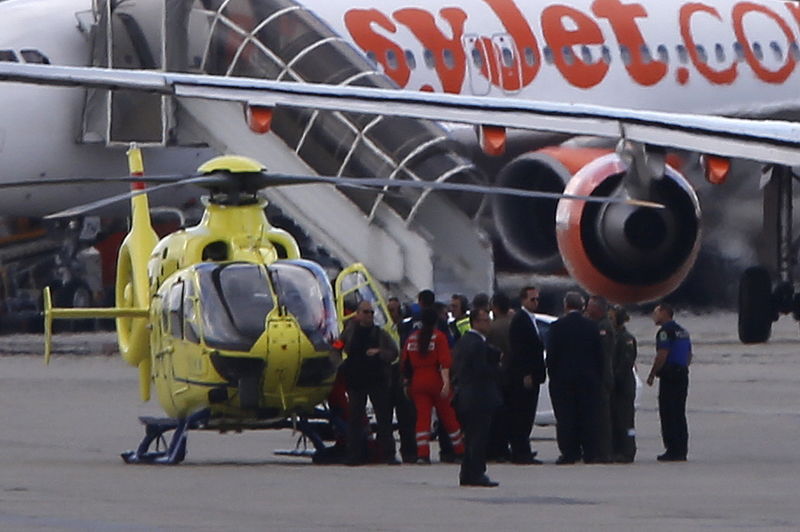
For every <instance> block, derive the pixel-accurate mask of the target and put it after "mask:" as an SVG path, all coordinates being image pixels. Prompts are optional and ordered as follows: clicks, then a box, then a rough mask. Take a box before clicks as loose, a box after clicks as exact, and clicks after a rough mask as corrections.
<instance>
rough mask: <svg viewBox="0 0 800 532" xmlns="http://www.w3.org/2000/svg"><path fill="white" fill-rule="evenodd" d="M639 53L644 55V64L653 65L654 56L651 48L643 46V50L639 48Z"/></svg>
mask: <svg viewBox="0 0 800 532" xmlns="http://www.w3.org/2000/svg"><path fill="white" fill-rule="evenodd" d="M639 52H640V53H641V54H642V62H644V63H651V62H652V61H653V56H652V55H650V47H649V46H647V45H646V44H643V45H642V46H641V48H639Z"/></svg>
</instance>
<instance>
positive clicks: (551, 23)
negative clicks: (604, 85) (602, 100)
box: [542, 5, 608, 89]
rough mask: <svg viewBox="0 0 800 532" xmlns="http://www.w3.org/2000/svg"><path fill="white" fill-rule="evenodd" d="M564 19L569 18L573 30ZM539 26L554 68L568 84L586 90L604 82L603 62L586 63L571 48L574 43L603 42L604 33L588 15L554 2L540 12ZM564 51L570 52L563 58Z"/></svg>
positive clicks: (605, 70) (606, 70) (605, 67)
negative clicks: (548, 47) (566, 24)
mask: <svg viewBox="0 0 800 532" xmlns="http://www.w3.org/2000/svg"><path fill="white" fill-rule="evenodd" d="M565 18H568V19H570V20H571V21H572V24H571V26H574V27H575V29H569V30H568V29H567V28H565V27H564V19H565ZM542 29H543V30H544V38H545V40H546V41H547V44H548V45H549V46H550V48H551V49H552V50H553V57H554V59H555V64H556V67H557V68H558V70H559V71H560V72H561V75H562V76H564V77H565V78H566V79H567V81H568V82H569V83H570V84H572V85H575V86H576V87H580V88H582V89H588V88H589V87H594V86H595V85H597V84H598V83H600V82H601V81H603V78H604V77H605V75H606V73H607V72H608V64H607V63H606V62H605V61H600V60H596V61H595V62H593V63H587V62H584V61H583V59H582V58H581V57H579V56H578V55H577V54H575V53H574V52H573V51H572V47H573V46H575V45H588V44H603V42H604V39H603V32H602V31H600V27H599V26H598V25H597V24H596V23H595V22H594V21H593V20H592V19H591V18H589V17H588V16H587V15H586V14H584V13H582V12H580V11H578V10H577V9H574V8H571V7H567V6H562V5H555V6H551V7H548V8H547V9H545V10H544V11H543V12H542ZM565 52H566V53H570V54H572V55H571V56H570V57H566V56H565Z"/></svg>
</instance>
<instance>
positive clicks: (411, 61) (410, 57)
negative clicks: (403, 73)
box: [406, 50, 417, 70]
mask: <svg viewBox="0 0 800 532" xmlns="http://www.w3.org/2000/svg"><path fill="white" fill-rule="evenodd" d="M406 63H408V68H410V69H411V70H414V69H415V68H417V59H416V58H415V57H414V52H412V51H411V50H406Z"/></svg>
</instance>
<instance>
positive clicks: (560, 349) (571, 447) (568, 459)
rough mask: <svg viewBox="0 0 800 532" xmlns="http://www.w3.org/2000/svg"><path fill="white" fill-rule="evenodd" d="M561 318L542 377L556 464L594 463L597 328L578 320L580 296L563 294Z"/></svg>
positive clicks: (599, 356) (599, 354) (599, 355)
mask: <svg viewBox="0 0 800 532" xmlns="http://www.w3.org/2000/svg"><path fill="white" fill-rule="evenodd" d="M564 310H565V314H564V316H562V317H561V318H559V319H558V320H556V321H555V322H553V324H552V325H551V326H550V334H549V336H548V341H547V373H548V375H549V377H550V400H551V402H552V404H553V412H554V413H555V416H556V439H557V440H558V448H559V450H560V451H561V456H560V457H559V458H558V460H557V461H556V464H574V463H575V462H577V461H578V460H580V459H581V458H583V460H584V461H585V462H596V461H598V459H599V458H598V456H599V450H598V448H597V447H598V446H597V443H598V442H597V419H598V416H599V404H600V387H601V381H602V373H603V345H602V343H601V340H600V332H599V330H598V328H597V324H596V323H595V322H593V321H592V320H590V319H588V318H586V317H584V316H583V314H582V310H583V296H581V295H580V294H579V293H577V292H567V294H566V296H565V297H564Z"/></svg>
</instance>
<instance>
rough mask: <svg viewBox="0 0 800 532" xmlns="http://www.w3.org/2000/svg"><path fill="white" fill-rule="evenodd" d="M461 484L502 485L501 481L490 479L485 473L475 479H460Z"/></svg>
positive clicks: (493, 486)
mask: <svg viewBox="0 0 800 532" xmlns="http://www.w3.org/2000/svg"><path fill="white" fill-rule="evenodd" d="M459 485H461V486H474V487H477V488H496V487H497V486H499V485H500V483H499V482H495V481H494V480H492V479H490V478H489V477H487V476H486V475H483V476H482V477H481V478H478V479H475V480H461V481H459Z"/></svg>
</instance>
